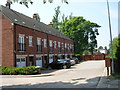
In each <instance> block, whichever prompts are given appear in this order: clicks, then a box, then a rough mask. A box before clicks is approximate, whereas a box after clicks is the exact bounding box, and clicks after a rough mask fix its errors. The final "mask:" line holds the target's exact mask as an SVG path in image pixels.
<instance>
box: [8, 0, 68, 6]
mask: <svg viewBox="0 0 120 90" xmlns="http://www.w3.org/2000/svg"><path fill="white" fill-rule="evenodd" d="M15 2H17V3H19V4H23V5H25V6H26V7H28V4H29V3H30V4H33V1H32V0H7V3H10V4H12V3H15ZM46 2H47V0H43V3H44V4H45V3H46ZM48 2H49V3H53V0H48ZM61 2H63V3H67V4H68V1H67V0H61Z"/></svg>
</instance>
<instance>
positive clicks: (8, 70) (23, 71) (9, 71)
mask: <svg viewBox="0 0 120 90" xmlns="http://www.w3.org/2000/svg"><path fill="white" fill-rule="evenodd" d="M1 68H2V69H1ZM0 69H1V70H2V75H31V74H37V73H38V69H37V68H36V66H28V67H18V68H16V67H5V66H3V67H0Z"/></svg>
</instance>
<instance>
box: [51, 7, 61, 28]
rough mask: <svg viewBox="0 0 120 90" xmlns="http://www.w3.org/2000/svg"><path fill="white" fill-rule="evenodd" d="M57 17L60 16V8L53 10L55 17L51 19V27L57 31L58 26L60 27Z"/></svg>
mask: <svg viewBox="0 0 120 90" xmlns="http://www.w3.org/2000/svg"><path fill="white" fill-rule="evenodd" d="M59 15H60V6H58V7H57V8H55V15H54V16H53V19H52V23H53V27H54V28H56V29H59V25H60V23H59Z"/></svg>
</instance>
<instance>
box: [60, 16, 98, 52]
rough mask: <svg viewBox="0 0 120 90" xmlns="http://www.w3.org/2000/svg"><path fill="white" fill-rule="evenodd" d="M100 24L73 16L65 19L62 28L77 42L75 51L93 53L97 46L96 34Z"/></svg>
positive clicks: (62, 30)
mask: <svg viewBox="0 0 120 90" xmlns="http://www.w3.org/2000/svg"><path fill="white" fill-rule="evenodd" d="M98 27H100V26H99V25H98V24H96V23H93V22H90V21H87V20H85V19H84V18H83V17H80V16H79V17H72V18H71V19H69V20H68V19H65V20H64V22H63V23H62V25H61V27H60V30H61V32H63V33H64V34H65V35H66V36H68V37H69V38H71V39H72V40H73V41H74V43H75V53H76V54H82V53H83V51H84V50H89V51H90V52H91V53H93V51H94V48H96V47H97V40H96V35H99V33H98V29H97V28H98Z"/></svg>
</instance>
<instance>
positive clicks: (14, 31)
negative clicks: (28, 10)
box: [12, 23, 17, 67]
mask: <svg viewBox="0 0 120 90" xmlns="http://www.w3.org/2000/svg"><path fill="white" fill-rule="evenodd" d="M12 24H13V23H12ZM13 28H14V29H13V33H14V34H13V35H14V43H13V44H14V66H15V67H16V51H17V50H16V24H15V23H14V24H13Z"/></svg>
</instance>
